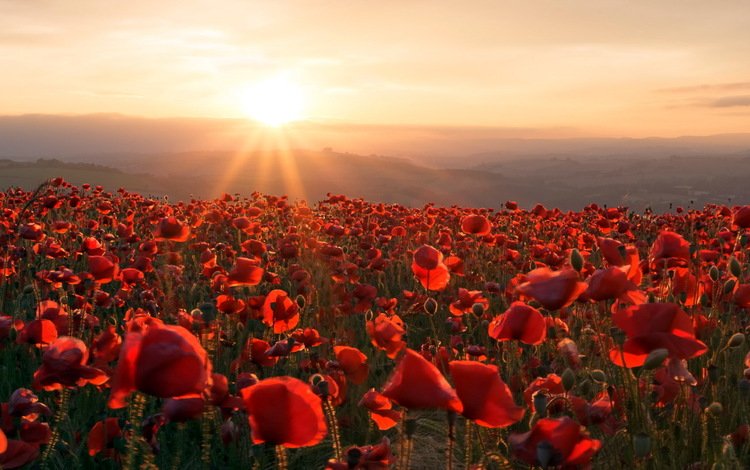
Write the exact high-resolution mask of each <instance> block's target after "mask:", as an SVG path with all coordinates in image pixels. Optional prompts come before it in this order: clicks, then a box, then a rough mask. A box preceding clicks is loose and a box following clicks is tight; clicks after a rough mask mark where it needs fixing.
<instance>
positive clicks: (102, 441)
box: [86, 418, 122, 457]
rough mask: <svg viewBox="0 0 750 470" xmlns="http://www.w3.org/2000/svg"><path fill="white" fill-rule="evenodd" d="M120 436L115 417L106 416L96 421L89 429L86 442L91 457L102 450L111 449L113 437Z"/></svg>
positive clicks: (120, 432)
mask: <svg viewBox="0 0 750 470" xmlns="http://www.w3.org/2000/svg"><path fill="white" fill-rule="evenodd" d="M118 437H122V429H121V428H120V421H119V420H118V419H117V418H106V419H103V420H101V421H97V422H96V424H94V426H93V427H92V428H91V430H90V431H89V436H88V438H87V439H86V443H87V445H88V448H89V455H91V456H92V457H93V456H94V455H96V454H98V453H100V452H103V451H110V452H111V451H112V450H113V445H114V441H115V439H117V438H118Z"/></svg>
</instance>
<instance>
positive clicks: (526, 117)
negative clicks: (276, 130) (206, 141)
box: [0, 0, 750, 137]
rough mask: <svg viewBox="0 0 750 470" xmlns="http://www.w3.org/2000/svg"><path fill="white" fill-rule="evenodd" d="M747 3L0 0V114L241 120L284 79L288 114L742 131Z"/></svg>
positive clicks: (613, 129)
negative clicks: (255, 97) (254, 97)
mask: <svg viewBox="0 0 750 470" xmlns="http://www.w3.org/2000/svg"><path fill="white" fill-rule="evenodd" d="M748 58H750V2H748V1H744V0H742V1H722V2H707V1H658V2H652V1H638V2H636V1H610V0H575V1H574V0H568V1H560V0H550V1H487V2H484V1H464V2H456V1H445V2H442V1H436V0H426V1H407V0H394V1H390V0H382V1H379V2H359V1H322V0H320V1H312V0H309V1H299V2H287V1H274V2H267V1H262V2H251V1H246V0H231V1H225V0H222V1H219V0H214V1H196V2H184V1H179V2H178V1H173V0H165V1H159V2H155V1H151V0H148V1H145V0H132V1H129V2H115V1H104V0H97V1H92V0H88V1H83V0H76V1H75V2H71V1H64V0H59V1H51V0H33V1H23V0H0V70H2V73H0V90H2V92H1V93H0V114H23V113H65V114H70V113H75V114H78V113H91V112H118V113H124V114H132V115H140V116H154V117H156V116H207V117H236V116H242V115H243V109H242V106H241V105H240V104H239V102H240V101H241V99H240V96H241V94H242V93H243V90H244V89H246V88H247V87H249V86H250V87H251V86H253V85H254V84H257V83H260V82H263V81H264V80H267V79H268V78H269V77H274V76H277V75H280V74H281V75H284V76H285V77H289V79H290V80H293V81H294V82H295V83H296V84H298V86H299V88H300V89H301V91H302V94H303V96H304V101H305V106H304V112H303V117H304V118H305V119H308V120H313V121H334V122H352V123H382V124H417V125H451V126H453V125H459V126H502V127H523V128H540V129H545V128H572V129H576V132H579V133H583V134H591V135H608V136H634V137H637V136H648V135H660V136H675V135H685V134H714V133H725V132H748V131H750V60H748Z"/></svg>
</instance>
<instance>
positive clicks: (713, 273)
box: [708, 266, 720, 282]
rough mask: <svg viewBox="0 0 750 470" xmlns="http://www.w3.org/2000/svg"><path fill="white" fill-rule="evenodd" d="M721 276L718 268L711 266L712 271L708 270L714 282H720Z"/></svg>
mask: <svg viewBox="0 0 750 470" xmlns="http://www.w3.org/2000/svg"><path fill="white" fill-rule="evenodd" d="M719 274H720V273H719V268H717V267H716V266H711V269H709V270H708V275H709V277H710V278H711V280H712V281H714V282H716V281H718V280H719Z"/></svg>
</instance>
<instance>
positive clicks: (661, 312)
mask: <svg viewBox="0 0 750 470" xmlns="http://www.w3.org/2000/svg"><path fill="white" fill-rule="evenodd" d="M612 320H613V321H614V323H615V324H616V325H617V326H618V327H620V328H621V329H622V330H623V331H625V334H626V335H627V339H626V340H625V343H624V344H623V346H622V352H620V350H619V348H613V349H612V350H611V351H610V353H609V357H610V359H611V360H612V362H614V363H615V364H617V365H618V366H622V367H628V368H630V367H639V366H642V365H643V363H644V362H645V361H646V358H647V357H648V355H649V353H650V352H651V351H653V350H654V349H660V348H664V349H667V350H668V351H669V357H670V358H673V359H690V358H693V357H697V356H700V355H701V354H704V353H705V352H706V351H708V347H707V346H706V345H705V344H704V343H703V342H702V341H699V340H698V339H696V337H695V329H694V328H693V322H692V320H691V319H690V317H689V316H688V314H687V313H685V312H684V311H683V310H682V309H681V308H680V307H679V305H677V304H672V303H650V304H642V305H634V306H631V307H628V308H626V309H621V310H618V311H616V312H615V313H614V314H613V315H612Z"/></svg>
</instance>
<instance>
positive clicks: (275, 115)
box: [242, 76, 304, 127]
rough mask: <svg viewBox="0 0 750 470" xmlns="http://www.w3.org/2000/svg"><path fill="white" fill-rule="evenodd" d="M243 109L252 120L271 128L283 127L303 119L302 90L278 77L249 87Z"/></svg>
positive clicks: (287, 80)
mask: <svg viewBox="0 0 750 470" xmlns="http://www.w3.org/2000/svg"><path fill="white" fill-rule="evenodd" d="M242 107H243V111H244V112H245V114H247V115H248V116H249V117H250V118H252V119H255V120H257V121H260V122H262V123H263V124H266V125H269V126H274V127H277V126H281V125H284V124H287V123H289V122H292V121H296V120H299V119H301V118H302V113H303V110H304V97H303V94H302V88H300V86H299V85H297V84H296V83H294V82H293V81H291V80H289V79H288V78H286V77H283V76H276V77H272V78H269V79H267V80H265V81H262V82H259V83H256V84H254V85H250V86H248V87H247V88H246V89H245V91H244V93H243V97H242Z"/></svg>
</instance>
